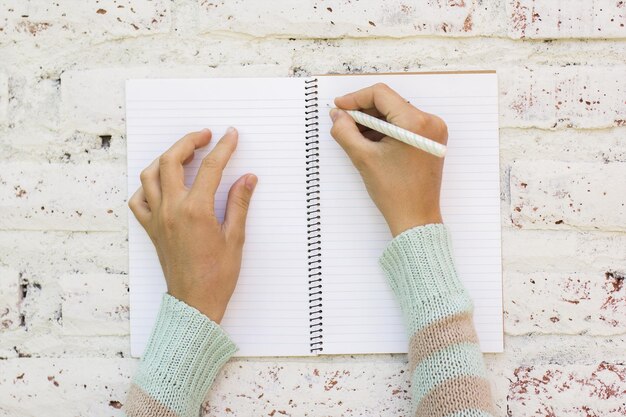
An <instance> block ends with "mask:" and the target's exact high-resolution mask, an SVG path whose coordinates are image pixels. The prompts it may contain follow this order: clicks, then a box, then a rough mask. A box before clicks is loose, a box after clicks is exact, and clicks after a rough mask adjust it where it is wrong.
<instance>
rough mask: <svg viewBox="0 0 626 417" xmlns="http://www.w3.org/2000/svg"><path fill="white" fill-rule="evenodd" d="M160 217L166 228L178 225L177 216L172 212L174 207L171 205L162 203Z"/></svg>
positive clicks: (169, 228)
mask: <svg viewBox="0 0 626 417" xmlns="http://www.w3.org/2000/svg"><path fill="white" fill-rule="evenodd" d="M159 217H160V219H161V223H162V224H163V226H164V227H165V229H167V230H171V229H173V228H174V227H175V226H176V216H175V215H174V213H173V212H172V209H171V208H170V206H169V205H166V204H164V205H161V207H160V210H159Z"/></svg>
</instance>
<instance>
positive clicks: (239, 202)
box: [233, 194, 250, 211]
mask: <svg viewBox="0 0 626 417" xmlns="http://www.w3.org/2000/svg"><path fill="white" fill-rule="evenodd" d="M233 203H235V205H236V206H237V207H239V208H241V209H243V210H245V211H247V210H248V208H249V207H250V200H248V199H247V198H245V197H244V196H242V195H240V194H238V195H235V196H234V197H233Z"/></svg>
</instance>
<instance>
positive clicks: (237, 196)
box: [224, 174, 258, 242]
mask: <svg viewBox="0 0 626 417" xmlns="http://www.w3.org/2000/svg"><path fill="white" fill-rule="evenodd" d="M257 182H258V178H257V177H256V175H254V174H246V175H244V176H243V177H241V178H239V179H238V180H237V181H236V182H235V183H234V184H233V185H232V187H230V191H229V192H228V202H227V203H226V213H225V215H224V226H225V229H226V233H227V235H228V236H230V237H232V238H234V239H235V240H236V241H239V242H243V241H244V240H245V235H246V218H247V217H248V207H250V200H251V199H252V193H253V192H254V188H255V187H256V184H257Z"/></svg>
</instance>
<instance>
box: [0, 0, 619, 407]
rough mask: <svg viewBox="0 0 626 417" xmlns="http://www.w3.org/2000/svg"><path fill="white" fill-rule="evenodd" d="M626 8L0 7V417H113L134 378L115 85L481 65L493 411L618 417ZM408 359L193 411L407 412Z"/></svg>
mask: <svg viewBox="0 0 626 417" xmlns="http://www.w3.org/2000/svg"><path fill="white" fill-rule="evenodd" d="M296 5H297V7H296ZM625 13H626V6H625V5H624V2H622V1H619V0H593V1H587V2H571V1H570V2H568V1H564V0H555V1H550V2H548V1H537V0H500V1H498V0H483V1H478V0H427V1H424V2H408V1H400V0H393V1H387V2H380V1H374V0H360V1H352V2H343V1H336V0H317V1H316V0H311V1H307V2H299V3H297V2H292V1H287V0H279V1H271V2H269V1H268V2H259V1H253V0H233V1H229V2H224V1H210V0H175V1H171V2H170V1H165V0H152V1H148V0H146V1H129V0H121V1H120V0H116V1H113V0H97V1H96V0H88V1H81V2H77V1H73V0H59V1H56V2H40V1H18V0H0V416H5V415H6V416H11V417H13V416H18V417H26V416H38V415H41V413H42V412H43V411H45V412H46V413H47V414H48V415H51V416H56V415H58V416H67V415H72V416H111V415H121V411H120V409H119V408H118V407H120V406H121V403H122V402H123V400H124V393H125V390H126V389H127V386H128V381H129V378H130V377H131V375H132V374H133V372H134V370H135V367H136V361H135V360H133V359H128V355H129V339H128V296H127V280H128V276H127V273H128V262H127V249H128V244H127V233H126V229H125V228H126V221H127V212H126V206H125V204H126V203H125V194H126V193H125V189H126V181H125V171H126V169H125V152H126V150H125V149H126V147H125V121H124V80H126V79H129V78H143V77H202V76H209V77H210V76H289V75H296V76H302V75H308V74H323V73H346V72H350V73H362V72H398V71H399V72H402V71H420V70H446V69H486V68H490V69H496V70H498V72H499V77H500V124H501V127H502V129H501V184H502V192H501V196H502V225H503V268H504V289H505V291H504V295H505V304H504V314H505V332H506V340H505V345H506V352H505V353H504V354H502V355H487V366H488V369H489V372H490V375H491V381H492V386H493V389H494V393H495V395H496V399H497V402H498V407H499V409H500V411H501V415H507V416H510V417H525V416H543V415H546V416H551V417H563V416H566V417H569V416H576V417H578V416H587V417H591V416H593V417H595V416H609V417H617V416H624V415H626V409H625V408H624V405H623V404H624V402H625V401H626V385H625V383H624V381H626V370H625V369H624V355H623V351H624V346H626V337H625V336H624V330H623V329H624V325H625V324H626V323H625V319H624V317H626V314H625V313H626V292H625V291H626V288H625V286H624V278H623V277H624V273H625V272H626V211H625V209H624V204H625V203H626V197H625V193H624V190H625V189H626V187H624V185H625V182H624V181H625V178H626V176H625V175H624V172H626V141H625V140H624V138H625V136H626V100H625V99H624V97H625V96H626V81H624V80H625V78H624V74H625V73H626V63H625V61H624V56H626V42H625V41H624V40H625V39H626V29H624V23H625V20H626V18H625ZM109 136H110V137H111V138H110V140H109V139H108V137H109ZM452 140H453V138H452ZM523 184H525V185H523ZM570 204H571V206H570ZM41 207H44V208H43V209H41ZM79 213H80V214H79ZM405 361H406V359H405V358H404V357H403V356H402V355H379V356H356V357H347V356H339V357H331V358H315V359H294V358H290V359H267V360H265V359H264V360H242V359H238V360H235V361H233V362H231V363H230V364H229V365H227V367H226V368H225V370H224V372H223V373H222V374H221V376H220V378H218V382H217V384H216V386H215V388H214V390H212V391H211V392H210V393H209V395H208V397H207V401H206V402H205V407H204V408H205V411H204V413H203V414H204V415H205V416H212V417H213V416H221V415H233V416H234V415H237V416H249V415H273V416H283V415H286V416H288V415H291V416H303V415H307V414H308V415H337V416H339V415H342V416H347V417H348V416H357V415H380V416H390V415H394V416H395V415H406V414H407V410H409V402H408V401H409V400H408V396H407V392H406V391H407V390H408V386H407V374H406V362H405ZM55 383H56V384H55Z"/></svg>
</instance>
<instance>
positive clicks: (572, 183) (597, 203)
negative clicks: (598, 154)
mask: <svg viewBox="0 0 626 417" xmlns="http://www.w3.org/2000/svg"><path fill="white" fill-rule="evenodd" d="M624 172H626V163H623V162H612V163H589V162H584V163H576V162H561V161H517V162H516V163H514V164H513V165H512V167H511V172H510V183H511V184H510V190H511V221H512V223H513V225H514V226H516V227H520V228H529V229H534V228H536V229H562V228H577V229H592V230H604V231H610V230H613V231H626V196H625V195H624V190H626V176H624Z"/></svg>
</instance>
